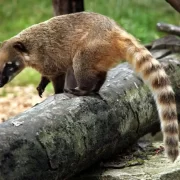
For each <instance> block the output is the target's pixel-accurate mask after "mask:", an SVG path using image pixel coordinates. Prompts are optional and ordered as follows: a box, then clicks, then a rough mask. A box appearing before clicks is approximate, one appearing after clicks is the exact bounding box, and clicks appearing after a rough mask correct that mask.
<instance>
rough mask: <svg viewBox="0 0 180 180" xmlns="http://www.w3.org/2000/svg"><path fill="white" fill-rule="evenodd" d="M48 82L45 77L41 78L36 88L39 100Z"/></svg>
mask: <svg viewBox="0 0 180 180" xmlns="http://www.w3.org/2000/svg"><path fill="white" fill-rule="evenodd" d="M49 82H50V80H49V79H48V78H47V77H45V76H41V81H40V83H39V85H38V87H37V88H36V89H37V91H38V94H39V96H40V97H41V98H42V94H43V92H44V90H45V88H46V86H47V85H48V84H49Z"/></svg>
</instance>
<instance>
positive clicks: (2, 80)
mask: <svg viewBox="0 0 180 180" xmlns="http://www.w3.org/2000/svg"><path fill="white" fill-rule="evenodd" d="M7 82H8V77H6V76H3V75H0V88H1V87H3V86H4V85H5V84H7Z"/></svg>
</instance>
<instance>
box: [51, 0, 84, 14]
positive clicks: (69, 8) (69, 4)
mask: <svg viewBox="0 0 180 180" xmlns="http://www.w3.org/2000/svg"><path fill="white" fill-rule="evenodd" d="M52 4H53V8H54V15H55V16H58V15H61V14H69V13H75V12H80V11H84V0H52Z"/></svg>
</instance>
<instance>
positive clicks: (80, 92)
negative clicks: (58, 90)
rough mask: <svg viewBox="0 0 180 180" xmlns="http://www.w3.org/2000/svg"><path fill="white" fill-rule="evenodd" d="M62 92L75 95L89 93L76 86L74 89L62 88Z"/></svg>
mask: <svg viewBox="0 0 180 180" xmlns="http://www.w3.org/2000/svg"><path fill="white" fill-rule="evenodd" d="M64 92H66V93H70V94H74V95H76V96H85V95H88V94H89V92H88V91H84V90H80V89H79V88H78V87H76V88H75V89H64Z"/></svg>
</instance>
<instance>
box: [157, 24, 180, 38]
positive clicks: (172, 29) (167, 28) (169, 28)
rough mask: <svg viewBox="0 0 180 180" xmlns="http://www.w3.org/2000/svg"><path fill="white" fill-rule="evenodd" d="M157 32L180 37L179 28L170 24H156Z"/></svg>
mask: <svg viewBox="0 0 180 180" xmlns="http://www.w3.org/2000/svg"><path fill="white" fill-rule="evenodd" d="M156 27H157V29H158V30H159V31H163V32H167V33H169V34H174V35H178V36H180V27H179V26H175V25H172V24H165V23H157V25H156Z"/></svg>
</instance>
